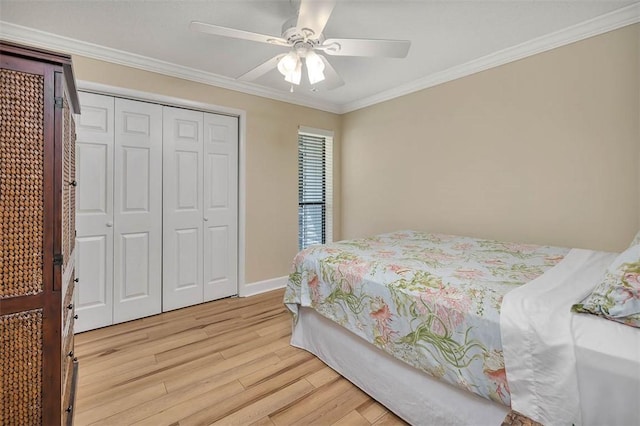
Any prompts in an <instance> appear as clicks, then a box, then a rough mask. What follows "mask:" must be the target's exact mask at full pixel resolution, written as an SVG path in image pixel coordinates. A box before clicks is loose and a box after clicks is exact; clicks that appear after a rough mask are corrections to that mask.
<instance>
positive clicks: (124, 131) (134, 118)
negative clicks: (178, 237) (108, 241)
mask: <svg viewBox="0 0 640 426" xmlns="http://www.w3.org/2000/svg"><path fill="white" fill-rule="evenodd" d="M114 167H115V173H114V200H113V205H114V227H113V229H114V242H113V244H114V256H113V262H114V272H113V280H114V287H113V322H114V323H119V322H123V321H129V320H132V319H135V318H142V317H146V316H149V315H153V314H157V313H160V312H161V309H162V306H161V305H162V106H160V105H156V104H151V103H146V102H138V101H130V100H125V99H116V100H115V165H114Z"/></svg>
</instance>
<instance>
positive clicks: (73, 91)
mask: <svg viewBox="0 0 640 426" xmlns="http://www.w3.org/2000/svg"><path fill="white" fill-rule="evenodd" d="M0 51H2V52H3V53H10V54H13V55H15V56H19V57H22V58H27V59H29V58H30V59H39V60H40V63H42V62H48V63H50V64H53V65H60V66H62V68H63V70H64V75H65V83H66V85H67V87H68V88H69V101H70V103H71V107H72V111H73V113H74V114H80V100H79V99H78V90H77V87H76V81H75V78H74V77H73V69H72V67H71V55H68V54H65V53H59V52H52V51H50V50H45V49H40V48H37V47H33V46H23V45H20V44H16V43H11V42H9V41H3V40H0Z"/></svg>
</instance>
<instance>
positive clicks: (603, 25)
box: [340, 2, 640, 114]
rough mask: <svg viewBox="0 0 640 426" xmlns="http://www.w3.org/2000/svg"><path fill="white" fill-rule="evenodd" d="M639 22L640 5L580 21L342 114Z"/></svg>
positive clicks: (368, 100)
mask: <svg viewBox="0 0 640 426" xmlns="http://www.w3.org/2000/svg"><path fill="white" fill-rule="evenodd" d="M638 22H640V2H638V3H634V4H632V5H630V6H626V7H623V8H621V9H618V10H614V11H613V12H610V13H607V14H604V15H601V16H598V17H596V18H593V19H590V20H588V21H584V22H581V23H579V24H576V25H573V26H571V27H567V28H564V29H562V30H559V31H556V32H554V33H550V34H547V35H544V36H541V37H538V38H535V39H533V40H530V41H527V42H524V43H521V44H519V45H517V46H513V47H509V48H506V49H503V50H500V51H497V52H495V53H491V54H489V55H486V56H483V57H480V58H478V59H474V60H472V61H469V62H466V63H464V64H461V65H457V66H454V67H451V68H448V69H446V70H443V71H440V72H437V73H434V74H430V75H428V76H426V77H424V78H421V79H418V80H415V81H412V82H410V83H407V84H403V85H401V86H398V87H395V88H393V89H390V90H385V91H383V92H380V93H378V94H375V95H373V96H368V97H366V98H363V99H360V100H357V101H354V102H349V103H346V104H344V105H342V108H341V110H340V113H342V114H344V113H347V112H351V111H355V110H358V109H361V108H365V107H368V106H371V105H375V104H378V103H380V102H384V101H388V100H391V99H394V98H397V97H400V96H404V95H408V94H409V93H413V92H417V91H419V90H423V89H427V88H429V87H433V86H436V85H438V84H442V83H446V82H448V81H452V80H456V79H458V78H461V77H466V76H468V75H471V74H475V73H478V72H481V71H485V70H487V69H489V68H494V67H498V66H500V65H504V64H507V63H509V62H514V61H517V60H519V59H523V58H526V57H528V56H532V55H535V54H538V53H542V52H546V51H548V50H551V49H555V48H557V47H561V46H565V45H567V44H571V43H574V42H576V41H580V40H584V39H587V38H589V37H593V36H596V35H599V34H604V33H606V32H609V31H613V30H616V29H618V28H622V27H625V26H627V25H632V24H635V23H638Z"/></svg>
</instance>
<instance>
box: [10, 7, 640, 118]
mask: <svg viewBox="0 0 640 426" xmlns="http://www.w3.org/2000/svg"><path fill="white" fill-rule="evenodd" d="M630 5H632V6H630ZM638 6H640V2H638V1H624V0H600V1H585V0H570V1H550V0H502V1H482V0H468V1H454V0H450V1H426V0H423V1H404V0H395V1H390V0H387V1H383V0H369V1H352V0H342V1H340V0H338V4H337V5H336V7H335V9H334V11H333V14H332V16H331V19H330V20H329V22H328V24H327V26H326V28H325V31H324V34H325V36H326V37H336V38H380V39H385V38H386V39H404V40H410V41H411V43H412V44H411V49H410V50H409V55H408V56H407V58H405V59H385V58H355V57H329V60H330V62H331V63H332V64H333V66H334V68H335V69H336V70H337V71H338V73H339V74H340V75H341V76H342V78H343V79H344V81H345V85H344V86H342V87H340V88H338V89H335V90H332V91H326V92H315V93H314V92H311V91H309V90H307V89H302V88H301V89H300V90H297V91H295V92H294V93H293V94H291V93H289V92H288V89H289V85H288V84H286V83H285V82H284V81H283V79H282V77H281V75H280V74H278V72H277V71H276V70H274V71H271V72H270V73H269V74H267V75H265V76H263V77H261V78H260V79H258V80H257V81H256V82H255V83H253V84H246V83H240V82H237V81H235V80H234V79H235V78H236V77H239V76H240V75H242V74H243V73H245V72H246V71H248V70H250V69H252V68H253V67H255V66H256V65H258V64H260V63H262V62H264V61H265V60H267V59H269V58H271V57H273V56H275V55H276V54H278V53H281V52H283V51H286V50H283V48H280V47H277V46H272V45H267V44H262V43H255V42H251V41H245V40H235V39H228V38H223V37H217V36H212V35H206V34H199V33H194V32H192V31H190V30H189V29H188V25H189V22H190V21H192V20H199V21H204V22H208V23H212V24H216V25H221V26H226V27H233V28H238V29H243V30H246V31H254V32H258V33H263V34H270V35H276V36H279V35H280V33H281V26H282V24H283V22H284V21H285V20H286V19H288V18H289V17H291V16H293V15H295V14H296V11H295V8H296V2H295V0H292V1H291V2H290V1H289V0H279V1H276V0H253V1H249V0H233V1H232V0H227V1H219V0H218V1H195V0H192V1H153V0H149V1H93V0H91V1H53V0H49V1H28V0H22V1H8V0H0V21H2V22H0V36H2V37H3V38H5V39H10V40H14V41H28V42H31V43H32V44H40V45H45V46H43V47H50V48H51V47H60V46H63V47H65V48H66V50H67V51H69V52H70V53H83V54H86V55H87V56H93V57H101V58H106V59H110V58H111V59H113V58H118V61H119V62H121V63H127V62H128V61H130V62H131V64H132V65H134V66H138V67H141V68H147V69H156V70H161V71H162V70H172V69H173V68H172V65H170V64H175V65H179V66H180V67H178V68H176V69H177V70H178V71H175V72H173V74H174V75H176V74H177V75H181V73H182V74H183V75H187V76H191V77H192V79H195V80H200V81H207V82H210V83H212V84H218V85H221V86H223V87H228V88H234V89H237V90H242V91H246V92H248V93H256V94H260V95H263V96H269V97H273V98H276V99H282V100H289V101H291V102H294V103H298V104H303V105H311V106H316V107H319V108H321V109H325V110H330V111H335V112H343V111H349V110H353V109H356V108H358V107H361V106H364V105H367V104H372V103H375V102H376V101H379V100H383V99H388V98H390V97H393V96H395V95H397V94H402V93H407V92H410V91H412V90H415V89H420V88H423V87H427V86H429V85H432V84H435V83H438V82H441V81H446V80H447V79H451V78H455V77H456V76H461V75H462V74H464V73H462V74H461V73H460V72H458V73H456V72H452V70H461V69H462V68H461V67H464V66H465V65H470V64H475V68H476V71H477V70H480V69H483V68H487V67H489V66H491V64H494V65H495V64H499V63H504V62H507V61H509V60H514V59H517V58H518V57H522V56H526V55H527V54H532V53H535V52H536V51H541V50H546V49H548V48H550V47H553V45H554V43H555V45H558V44H563V43H562V40H565V41H564V42H565V43H566V42H569V41H573V40H575V39H580V38H584V37H586V36H588V35H589V34H588V31H591V29H590V27H588V25H587V26H585V22H586V24H589V22H590V21H591V22H593V20H594V18H598V17H601V18H598V19H600V21H602V20H603V19H604V20H605V21H604V22H605V26H606V22H607V21H606V19H607V17H610V16H611V15H616V13H617V14H618V15H620V12H625V14H624V17H625V18H624V19H627V21H628V22H627V21H625V22H627V23H631V22H638V20H639V19H640V18H638V17H636V18H634V16H635V15H638V14H640V13H639V11H640V7H638ZM623 8H624V9H623ZM615 11H618V12H615ZM630 13H631V15H630ZM603 15H604V18H602V17H603ZM618 15H616V16H618ZM629 16H631V20H630V21H629ZM610 19H611V18H609V20H610ZM596 20H597V19H596ZM600 21H599V22H600ZM581 25H582V26H581ZM617 26H621V25H620V24H618V25H617ZM22 27H28V28H30V29H36V30H40V31H44V32H46V33H51V34H55V35H57V36H63V37H67V38H70V39H72V40H68V39H63V38H60V37H54V36H52V35H50V34H42V33H38V32H29V31H27V30H25V29H24V28H22ZM578 27H580V28H583V27H584V28H586V30H584V31H582V32H580V31H577V30H576V28H578ZM614 27H615V25H614ZM572 30H573V34H572V32H571V31H572ZM585 31H587V33H585ZM599 32H602V31H599ZM578 33H579V34H578ZM558 34H568V35H569V36H568V37H566V38H565V39H563V38H562V37H559V36H558ZM76 40H77V41H81V42H83V43H76V42H75V41H76ZM559 40H560V42H559ZM86 43H92V44H94V45H98V47H96V46H91V45H87V44H86ZM545 43H546V44H548V46H547V45H545ZM46 45H50V46H46ZM99 46H102V47H107V48H110V49H115V50H116V51H113V50H106V49H101V48H100V47H99ZM525 47H526V48H525ZM122 52H127V53H132V54H135V55H140V56H142V58H141V57H140V56H132V55H128V54H124V53H122ZM501 55H502V56H501ZM492 58H493V59H492ZM495 58H498V59H495ZM494 59H495V60H494ZM159 61H162V62H159ZM167 63H168V64H167ZM141 64H142V65H141ZM154 67H155V68H154ZM473 69H474V68H473V66H471V67H468V70H471V71H473ZM168 73H172V71H169V72H168ZM466 73H467V74H468V73H469V72H466ZM188 78H189V77H188Z"/></svg>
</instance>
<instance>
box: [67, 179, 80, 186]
mask: <svg viewBox="0 0 640 426" xmlns="http://www.w3.org/2000/svg"><path fill="white" fill-rule="evenodd" d="M69 185H71V186H78V182H76V181H75V180H72V181H71V182H69Z"/></svg>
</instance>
